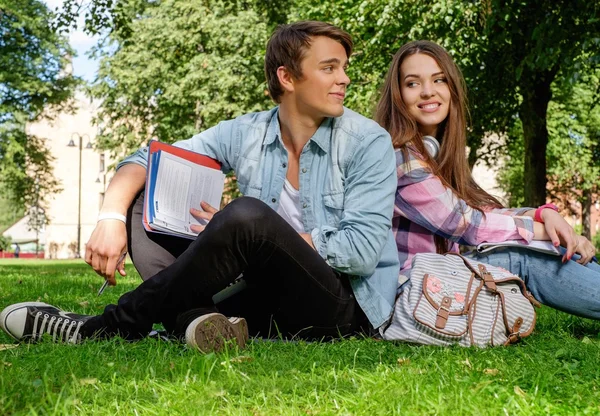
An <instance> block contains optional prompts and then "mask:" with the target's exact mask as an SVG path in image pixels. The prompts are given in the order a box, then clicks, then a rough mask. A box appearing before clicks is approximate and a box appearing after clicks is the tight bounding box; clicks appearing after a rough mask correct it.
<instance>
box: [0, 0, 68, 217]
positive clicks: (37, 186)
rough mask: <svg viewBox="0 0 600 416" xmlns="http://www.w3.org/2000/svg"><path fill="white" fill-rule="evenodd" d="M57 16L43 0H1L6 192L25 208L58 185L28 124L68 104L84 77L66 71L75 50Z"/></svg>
mask: <svg viewBox="0 0 600 416" xmlns="http://www.w3.org/2000/svg"><path fill="white" fill-rule="evenodd" d="M52 18H53V15H52V13H50V12H49V11H48V9H47V7H46V6H45V5H44V3H42V2H41V1H39V0H0V37H1V39H2V41H1V42H0V178H1V179H0V194H3V195H4V197H5V198H8V199H9V200H11V202H12V203H13V205H14V206H15V207H19V208H20V209H23V210H25V209H30V208H31V207H33V206H36V207H39V206H41V205H43V203H42V202H41V201H43V199H44V197H45V195H47V194H49V193H52V192H55V191H56V190H57V189H58V188H57V185H58V184H57V182H56V181H55V180H54V179H53V177H52V169H51V166H50V162H51V161H50V158H49V152H48V150H47V149H46V147H45V145H44V143H43V141H42V140H40V139H39V138H36V137H34V136H31V135H29V134H27V132H26V130H25V125H26V123H29V122H32V121H35V120H36V119H37V118H38V117H40V115H41V114H42V112H44V111H45V112H46V114H51V113H52V112H53V111H55V110H60V109H64V108H67V107H68V99H69V98H70V97H71V94H72V91H73V89H74V87H75V86H76V85H77V82H78V81H77V80H76V79H75V78H73V77H72V76H70V75H68V74H66V73H64V72H63V69H64V68H65V66H66V65H67V63H68V56H69V55H70V54H72V50H71V49H70V48H69V46H68V44H67V42H66V40H65V38H64V37H62V36H60V35H59V34H58V33H57V32H56V31H54V30H53V29H52V28H51V27H50V23H49V22H50V21H51V20H52ZM37 210H38V212H40V210H39V208H37ZM42 212H43V211H42Z"/></svg>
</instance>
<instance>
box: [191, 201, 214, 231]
mask: <svg viewBox="0 0 600 416" xmlns="http://www.w3.org/2000/svg"><path fill="white" fill-rule="evenodd" d="M200 208H202V210H199V209H196V208H190V214H192V215H193V216H194V218H196V219H197V220H198V221H201V222H202V221H205V222H206V224H208V222H209V221H210V220H212V217H213V216H214V215H215V214H216V213H217V212H219V210H218V209H216V208H215V207H213V206H212V205H210V204H208V203H207V202H204V201H202V202H200ZM206 224H205V225H192V226H190V229H191V230H192V231H193V232H195V233H198V234H200V233H201V232H202V231H204V229H205V228H206Z"/></svg>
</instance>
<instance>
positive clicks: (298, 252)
mask: <svg viewBox="0 0 600 416" xmlns="http://www.w3.org/2000/svg"><path fill="white" fill-rule="evenodd" d="M351 51H352V40H351V38H350V36H349V35H348V34H347V33H346V32H344V31H342V30H341V29H339V28H337V27H335V26H332V25H329V24H326V23H322V22H312V21H308V22H298V23H294V24H290V25H284V26H280V27H279V28H278V29H277V30H276V31H275V33H274V34H273V35H272V37H271V39H270V40H269V43H268V45H267V53H266V57H265V74H266V77H267V82H268V87H269V92H270V94H271V97H272V98H273V100H274V101H276V102H277V103H278V104H279V106H277V107H275V108H274V109H272V110H270V111H265V112H261V113H254V114H247V115H244V116H241V117H239V118H237V119H235V120H229V121H224V122H222V123H220V124H218V125H217V126H215V127H213V128H211V129H208V130H206V131H204V132H202V133H200V134H198V135H196V136H194V137H192V138H191V139H189V140H186V141H182V142H179V143H177V145H178V146H181V147H183V148H186V149H191V150H193V151H196V152H198V153H202V154H206V155H208V156H211V157H213V158H215V159H217V160H219V161H220V162H221V163H222V165H223V170H224V171H229V170H232V169H233V170H235V172H236V175H237V178H238V183H239V187H240V190H241V192H242V193H243V194H244V195H245V197H243V198H239V199H237V200H235V201H233V202H232V203H230V204H229V205H227V206H226V207H225V208H224V209H223V210H222V211H220V212H217V211H216V210H215V209H214V208H213V207H210V206H208V205H206V204H204V203H203V204H202V210H192V213H193V214H194V215H195V216H197V217H199V218H204V219H207V220H209V223H208V225H206V227H205V228H204V227H199V228H198V229H197V231H199V235H198V237H197V238H196V239H195V240H194V241H193V242H191V243H186V242H183V241H181V239H175V238H169V237H162V236H161V237H155V236H148V235H146V233H145V232H143V231H142V230H141V221H140V215H141V200H142V199H141V197H140V196H139V194H140V192H141V190H142V188H143V186H144V182H145V175H146V169H145V167H146V161H147V157H146V155H147V149H141V150H140V151H138V152H137V153H135V154H134V155H132V156H130V157H128V158H127V159H125V160H124V161H123V162H122V163H121V164H120V165H119V168H118V171H117V173H116V175H115V177H114V178H113V180H112V181H111V184H110V186H109V188H108V190H107V192H106V198H105V202H104V205H103V207H102V211H101V214H100V221H99V222H98V225H97V227H96V229H95V231H94V233H93V234H92V237H91V239H90V241H89V243H88V244H87V249H86V261H87V262H88V263H89V264H90V265H92V267H93V268H94V270H96V271H97V272H98V273H99V274H101V275H103V276H104V277H105V278H107V279H109V281H110V283H111V284H115V283H116V282H115V279H114V273H115V269H116V268H118V270H119V271H120V273H121V274H123V273H124V270H123V269H122V265H117V262H118V259H119V257H120V255H121V254H122V253H124V252H125V251H126V246H127V240H128V239H129V240H130V241H129V243H130V244H129V247H130V253H131V255H132V258H133V260H134V264H135V265H136V267H137V268H138V270H140V272H141V274H142V276H143V277H144V278H145V281H144V282H143V283H142V284H141V285H140V286H139V287H138V288H136V289H135V290H133V291H131V292H129V293H126V294H125V295H123V296H122V297H121V298H120V299H119V301H118V304H117V305H109V306H107V307H106V308H105V310H104V313H103V314H102V315H98V316H93V317H90V316H82V315H75V314H67V313H65V312H62V311H60V310H59V309H57V308H54V307H52V306H50V305H46V304H39V303H38V304H36V303H22V304H17V305H12V306H9V307H7V308H6V309H4V311H3V312H2V314H1V315H0V325H1V326H2V328H3V329H4V330H5V331H7V332H8V333H9V334H10V335H11V336H12V337H13V338H15V339H17V340H35V339H38V338H39V337H40V336H41V335H42V334H43V333H49V334H51V335H53V336H54V337H56V338H59V339H62V340H64V341H67V342H78V341H80V340H81V339H85V338H90V337H93V336H104V337H106V336H113V335H117V334H118V335H120V336H122V337H124V338H126V339H136V338H139V337H143V336H145V335H147V334H148V333H149V332H150V330H151V328H152V325H153V324H154V323H163V324H164V326H165V328H166V329H167V330H168V331H169V332H172V333H174V334H177V335H180V336H182V337H183V336H185V339H186V342H187V343H188V344H189V345H192V346H194V347H197V348H199V349H200V350H203V351H210V350H218V349H220V348H221V346H222V343H223V341H224V340H227V339H235V340H237V343H238V344H239V345H241V346H243V344H244V343H245V341H246V339H247V337H248V327H247V326H249V329H250V332H251V333H252V334H261V335H263V336H268V335H269V334H270V333H279V334H281V335H283V336H284V337H291V336H294V337H300V338H308V339H318V338H322V337H338V336H347V335H351V334H357V333H368V332H370V331H371V330H372V329H375V328H378V327H380V326H381V325H383V324H384V323H385V322H386V321H387V320H388V318H389V316H390V314H391V311H392V306H393V303H394V298H395V293H396V286H397V285H396V282H397V278H398V270H399V266H398V256H397V253H396V249H395V244H394V239H393V236H392V233H391V227H390V226H391V216H392V210H393V204H394V192H395V188H396V173H395V157H394V153H393V149H392V146H391V140H390V138H389V136H388V134H387V133H386V132H385V130H383V129H382V128H381V127H379V125H377V124H376V123H375V122H373V121H371V120H369V119H366V118H365V117H362V116H360V115H358V114H356V113H354V112H352V111H350V110H348V109H345V108H344V107H343V101H344V95H345V93H346V88H347V86H348V84H349V83H350V79H349V78H348V77H347V75H346V73H345V70H346V67H347V65H348V57H349V56H350V54H351ZM136 196H137V202H135V203H134V200H135V199H136ZM130 206H131V207H132V208H131V210H130V212H129V218H130V219H131V218H133V223H132V221H129V222H128V224H127V225H126V224H125V222H127V221H126V219H125V215H126V213H127V211H128V208H129V207H130ZM241 273H243V275H244V279H245V281H246V282H247V284H248V286H249V290H248V291H246V294H245V296H242V297H241V298H240V299H237V300H236V301H235V302H229V303H228V302H223V303H221V304H219V305H215V304H214V303H213V300H212V297H213V295H215V294H216V293H218V292H219V291H221V290H222V289H224V288H225V287H227V286H228V285H229V284H231V283H232V282H233V281H234V280H235V279H236V278H237V277H238V276H239V275H240V274H241ZM225 315H227V316H241V317H243V318H229V319H228V318H226V317H225ZM244 318H245V319H244ZM246 320H247V323H246Z"/></svg>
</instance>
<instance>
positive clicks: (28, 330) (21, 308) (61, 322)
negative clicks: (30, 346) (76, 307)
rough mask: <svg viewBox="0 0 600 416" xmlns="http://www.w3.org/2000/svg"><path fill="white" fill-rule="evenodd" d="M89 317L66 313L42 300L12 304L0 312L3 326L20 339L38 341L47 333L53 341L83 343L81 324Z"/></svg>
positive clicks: (11, 334)
mask: <svg viewBox="0 0 600 416" xmlns="http://www.w3.org/2000/svg"><path fill="white" fill-rule="evenodd" d="M89 318H90V316H87V315H77V314H74V313H70V312H64V311H62V310H60V309H58V308H56V307H54V306H52V305H48V304H47V303H42V302H23V303H16V304H14V305H10V306H8V307H6V308H4V310H3V311H2V313H0V327H1V328H2V329H3V330H4V331H6V333H7V334H8V335H10V336H11V337H13V338H14V339H16V340H17V341H24V342H36V341H39V340H40V338H41V337H42V336H43V335H44V334H49V335H51V336H52V341H54V342H57V341H58V342H67V343H70V344H77V343H79V342H81V334H80V333H79V331H80V329H81V326H82V325H83V324H84V322H85V321H87V320H88V319H89Z"/></svg>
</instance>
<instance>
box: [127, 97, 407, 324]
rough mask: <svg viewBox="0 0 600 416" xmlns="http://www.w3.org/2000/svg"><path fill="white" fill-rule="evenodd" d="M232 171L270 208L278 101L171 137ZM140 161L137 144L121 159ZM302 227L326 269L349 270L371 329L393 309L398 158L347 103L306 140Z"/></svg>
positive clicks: (280, 178)
mask: <svg viewBox="0 0 600 416" xmlns="http://www.w3.org/2000/svg"><path fill="white" fill-rule="evenodd" d="M175 145H176V146H179V147H182V148H185V149H189V150H192V151H194V152H197V153H202V154H205V155H208V156H210V157H212V158H214V159H217V160H219V161H220V162H221V163H222V166H223V172H225V173H227V172H229V171H230V170H234V171H235V173H236V176H237V180H238V184H239V188H240V191H241V192H242V194H244V195H245V196H250V197H254V198H257V199H260V200H261V201H263V202H265V203H266V204H267V205H269V206H270V207H271V208H273V209H274V210H277V208H278V205H279V196H280V195H281V192H282V190H283V185H284V181H285V177H286V172H287V163H288V154H287V150H286V149H285V147H284V145H283V141H282V139H281V130H280V126H279V120H278V107H276V108H274V109H272V110H270V111H264V112H260V113H251V114H246V115H243V116H241V117H238V118H236V119H234V120H228V121H223V122H221V123H219V124H218V125H216V126H214V127H212V128H210V129H208V130H206V131H204V132H202V133H200V134H197V135H195V136H193V137H192V138H191V139H188V140H184V141H180V142H177V143H175ZM126 163H137V164H139V165H142V166H144V167H146V165H147V149H146V148H142V149H140V150H139V151H137V152H136V153H134V154H133V155H131V156H129V157H128V158H127V159H125V160H123V161H122V162H121V163H120V164H119V166H118V168H119V167H121V166H122V165H124V164H126ZM299 180H300V189H299V192H300V204H301V210H302V223H303V225H304V230H305V232H307V233H310V235H311V237H312V241H313V244H314V246H315V248H316V250H317V252H318V253H319V254H320V255H321V257H322V258H323V259H324V260H325V261H326V262H327V264H329V265H330V266H331V267H332V268H334V269H336V270H338V271H340V272H342V273H346V274H348V275H351V276H350V283H351V286H352V289H353V292H354V295H355V296H356V300H357V301H358V303H359V305H360V306H361V308H362V309H363V311H364V312H365V314H366V316H367V318H368V319H369V321H370V322H371V324H372V325H373V327H374V328H378V327H379V326H381V325H383V324H384V323H385V322H386V321H387V320H388V319H389V317H390V315H391V313H392V307H393V304H394V300H395V295H396V286H397V279H398V272H399V262H398V253H397V252H396V245H395V242H394V238H393V235H392V231H391V219H392V213H393V209H394V194H395V190H396V182H397V179H396V159H395V156H394V150H393V148H392V142H391V139H390V136H389V135H388V133H387V132H386V131H385V130H384V129H383V128H381V127H380V126H379V125H378V124H377V123H375V122H374V121H372V120H369V119H367V118H365V117H363V116H361V115H359V114H357V113H355V112H353V111H351V110H349V109H344V114H343V115H342V116H340V117H336V118H327V119H325V120H324V121H323V123H322V124H321V126H320V127H319V128H318V129H317V131H316V132H315V134H314V135H313V137H311V139H310V140H309V142H308V143H307V144H306V145H305V146H304V149H303V150H302V153H301V155H300V165H299Z"/></svg>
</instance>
